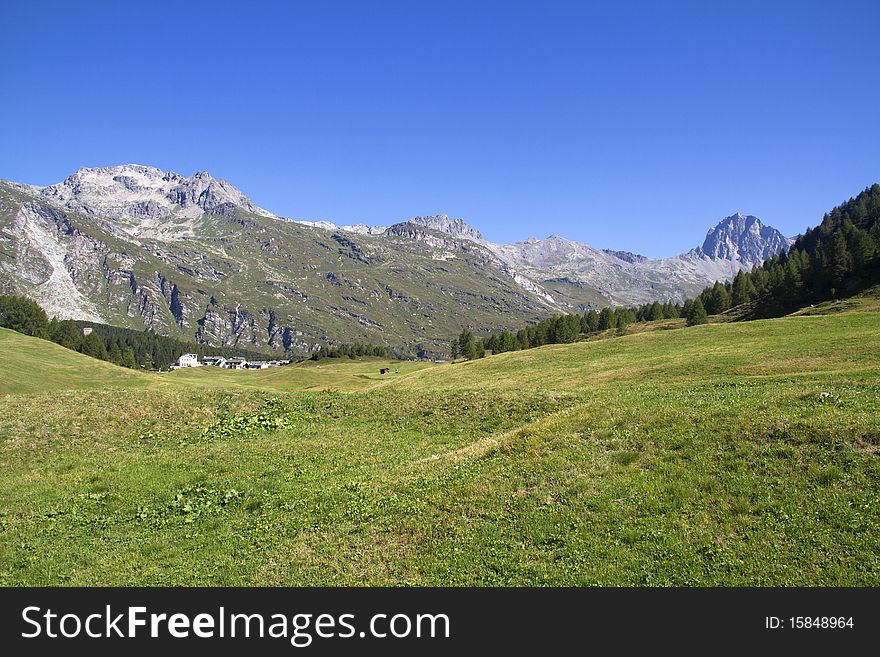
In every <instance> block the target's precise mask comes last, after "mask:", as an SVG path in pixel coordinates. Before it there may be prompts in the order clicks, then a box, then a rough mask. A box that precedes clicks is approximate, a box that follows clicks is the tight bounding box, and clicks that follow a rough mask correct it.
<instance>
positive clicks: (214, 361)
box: [202, 356, 226, 367]
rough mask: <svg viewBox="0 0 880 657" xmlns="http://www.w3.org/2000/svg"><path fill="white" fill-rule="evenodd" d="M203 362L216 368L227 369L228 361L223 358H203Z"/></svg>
mask: <svg viewBox="0 0 880 657" xmlns="http://www.w3.org/2000/svg"><path fill="white" fill-rule="evenodd" d="M202 362H203V363H204V364H205V365H213V366H214V367H226V359H225V358H224V357H223V356H205V357H204V358H202Z"/></svg>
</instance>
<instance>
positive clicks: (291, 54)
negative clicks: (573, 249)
mask: <svg viewBox="0 0 880 657" xmlns="http://www.w3.org/2000/svg"><path fill="white" fill-rule="evenodd" d="M240 4H241V7H236V6H235V4H233V3H229V4H223V3H221V2H211V3H198V2H187V3H172V2H151V3H116V2H114V3H99V2H86V3H70V2H66V3H47V2H24V1H19V2H16V3H14V4H13V3H7V4H6V6H5V7H4V10H3V15H4V23H6V29H4V34H3V38H2V39H0V54H2V60H3V62H4V66H3V73H2V78H3V90H4V92H3V100H2V102H0V126H2V127H0V131H2V142H3V147H2V149H0V178H7V179H13V180H18V181H22V182H29V183H33V184H49V183H52V182H57V181H59V180H62V179H63V178H65V177H66V176H67V175H69V174H70V173H72V172H73V171H74V170H75V169H77V168H78V167H80V166H105V165H110V164H121V163H127V162H137V163H140V164H150V165H154V166H157V167H160V168H163V169H171V170H174V171H177V172H179V173H182V174H185V175H189V174H192V173H193V172H195V171H197V170H208V171H211V172H212V173H213V174H215V175H217V176H221V177H223V178H226V179H227V180H229V181H230V182H232V183H233V184H235V185H237V186H238V187H239V188H241V189H242V190H243V191H244V192H245V193H247V194H248V195H249V196H251V198H252V199H253V200H254V201H255V202H256V203H258V204H259V205H262V206H263V207H266V208H268V209H270V210H272V211H274V212H277V213H279V214H283V215H286V216H290V217H293V218H297V219H308V220H319V219H328V220H331V221H334V222H337V223H354V222H363V223H369V224H388V223H391V222H395V221H400V220H403V219H406V218H408V217H411V216H414V215H418V214H432V213H439V212H445V213H447V214H449V215H452V216H456V217H462V218H464V219H466V220H467V221H469V222H470V223H472V224H473V225H474V226H476V227H477V228H479V229H480V230H482V231H483V232H484V234H485V235H486V236H487V237H489V238H490V239H493V240H496V241H514V240H518V239H524V238H526V237H529V236H532V235H534V236H538V237H544V236H546V235H548V234H551V233H555V234H560V235H564V236H566V237H569V238H572V239H578V240H582V241H586V242H589V243H591V244H593V245H595V246H598V247H605V248H618V249H628V250H632V251H637V252H640V253H644V254H646V255H649V256H664V255H673V254H675V253H678V252H681V251H683V250H686V249H688V248H691V247H692V246H695V245H697V244H699V243H700V242H701V241H702V238H703V235H704V233H705V231H706V229H707V228H709V227H710V226H711V225H714V223H716V222H717V221H718V220H719V219H720V218H722V217H724V216H726V215H729V214H731V213H733V212H735V211H741V212H744V213H750V214H755V215H757V216H759V217H761V218H762V219H763V220H764V221H765V222H767V223H770V224H772V225H774V226H777V227H778V228H780V229H781V230H783V232H785V233H787V234H795V233H798V232H799V231H801V230H803V228H805V227H806V226H808V225H813V224H815V223H817V222H818V221H819V220H820V219H821V216H822V213H823V212H824V211H826V210H828V209H830V208H831V207H832V206H834V205H836V204H837V203H839V202H841V201H843V200H845V199H846V198H848V197H850V196H853V195H854V194H856V193H858V192H859V191H860V190H861V189H862V188H864V187H866V186H867V185H869V184H871V183H872V182H875V181H878V180H880V131H878V123H880V121H878V119H880V85H878V83H877V72H878V70H880V49H878V48H877V45H876V43H877V36H876V26H877V25H878V24H880V3H877V2H835V3H831V2H822V3H814V2H793V3H782V2H778V3H775V2H747V1H737V2H729V3H724V2H720V3H715V2H693V3H679V2H663V3H661V2H650V3H648V2H646V3H642V2H627V3H588V2H572V3H566V2H534V3H514V2H463V3H456V2H447V1H444V2H441V3H414V2H399V3H390V2H379V1H377V2H370V3H365V2H360V3H345V2H333V3H330V2H327V3H316V2H309V3H306V2H302V3H292V2H291V3H277V4H274V3H262V2H249V3H240ZM16 5H17V6H16Z"/></svg>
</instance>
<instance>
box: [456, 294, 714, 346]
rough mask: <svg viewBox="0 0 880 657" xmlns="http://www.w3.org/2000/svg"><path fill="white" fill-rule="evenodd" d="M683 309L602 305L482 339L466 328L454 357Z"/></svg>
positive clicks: (563, 338)
mask: <svg viewBox="0 0 880 657" xmlns="http://www.w3.org/2000/svg"><path fill="white" fill-rule="evenodd" d="M682 313H683V307H682V306H681V305H679V304H676V303H671V302H668V303H660V302H659V301H655V302H654V303H646V304H644V305H641V306H636V307H634V308H602V310H590V311H587V312H586V313H584V314H583V315H560V316H557V317H550V318H548V319H545V320H542V321H540V322H538V323H537V324H535V325H534V326H529V327H526V328H523V329H520V330H519V331H516V332H511V331H501V332H500V333H493V334H492V335H490V336H488V337H486V338H483V339H478V338H477V337H476V336H474V334H473V332H472V331H471V330H470V329H465V330H463V331H462V332H461V333H460V334H459V336H458V337H457V338H456V339H455V340H453V341H452V345H451V346H452V349H451V350H452V357H453V359H455V358H467V359H469V360H471V359H474V358H482V357H483V356H484V355H485V354H486V352H487V351H488V352H491V353H493V354H500V353H503V352H505V351H517V350H520V349H531V348H532V347H540V346H542V345H545V344H564V343H567V342H574V341H575V340H578V339H579V338H580V337H581V336H584V335H590V334H592V333H600V332H602V331H608V330H610V329H618V330H620V331H622V330H623V329H624V328H626V326H627V324H633V323H636V322H649V321H656V320H659V319H675V318H678V317H684V316H685V315H683V314H682ZM703 321H705V311H703Z"/></svg>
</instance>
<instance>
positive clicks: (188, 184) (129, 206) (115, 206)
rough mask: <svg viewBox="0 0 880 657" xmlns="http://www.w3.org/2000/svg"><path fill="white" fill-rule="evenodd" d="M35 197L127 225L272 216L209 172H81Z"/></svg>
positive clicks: (139, 167) (130, 168)
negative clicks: (239, 214) (178, 218)
mask: <svg viewBox="0 0 880 657" xmlns="http://www.w3.org/2000/svg"><path fill="white" fill-rule="evenodd" d="M40 193H41V194H42V195H43V196H44V197H46V198H50V199H52V200H53V201H54V202H57V203H61V204H63V205H64V206H65V207H67V208H70V209H74V210H77V211H83V212H87V213H91V214H101V215H104V216H107V217H110V218H113V219H121V220H126V221H135V222H136V223H140V222H143V221H155V220H158V219H162V218H164V217H168V216H171V215H174V214H179V213H181V212H182V213H183V214H184V216H188V217H189V216H196V215H198V214H201V213H202V212H206V213H211V214H229V213H230V212H234V211H235V209H236V208H239V209H242V210H245V211H247V212H251V213H254V214H261V215H264V216H269V217H274V216H275V215H273V214H272V213H270V212H267V211H266V210H263V209H262V208H260V207H258V206H257V205H255V204H254V203H253V202H252V201H251V200H250V199H249V198H248V197H247V196H246V195H245V194H244V193H242V192H241V191H240V190H239V189H237V188H236V187H235V186H233V185H232V184H230V183H228V182H226V181H225V180H223V179H222V178H215V177H214V176H213V175H212V174H211V173H210V172H208V171H197V172H196V173H194V174H193V175H192V176H189V177H184V176H182V175H180V174H179V173H176V172H174V171H163V170H162V169H159V168H157V167H153V166H146V165H143V164H120V165H115V166H109V167H82V168H80V169H77V170H76V172H74V173H73V174H72V175H71V176H69V177H68V178H66V179H65V180H64V181H63V182H61V183H58V184H55V185H49V186H48V187H43V188H41V189H40Z"/></svg>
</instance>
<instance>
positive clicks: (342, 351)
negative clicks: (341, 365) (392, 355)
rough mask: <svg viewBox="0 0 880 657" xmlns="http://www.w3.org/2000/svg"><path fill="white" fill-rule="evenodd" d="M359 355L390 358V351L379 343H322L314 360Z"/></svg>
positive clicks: (355, 356) (356, 356)
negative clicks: (332, 345) (336, 344)
mask: <svg viewBox="0 0 880 657" xmlns="http://www.w3.org/2000/svg"><path fill="white" fill-rule="evenodd" d="M359 356H378V357H381V358H388V356H389V353H388V349H387V347H381V346H379V345H372V344H363V343H362V342H354V343H352V344H342V345H339V346H337V347H328V346H326V345H322V346H321V348H320V349H318V351H316V352H315V353H313V354H312V356H311V359H312V360H320V359H322V358H358V357H359Z"/></svg>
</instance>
